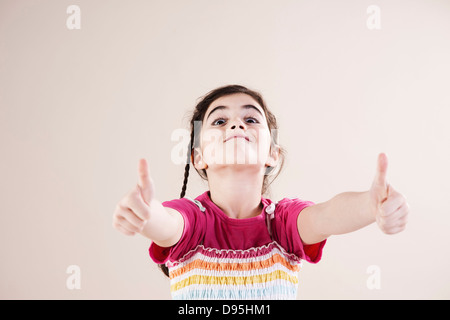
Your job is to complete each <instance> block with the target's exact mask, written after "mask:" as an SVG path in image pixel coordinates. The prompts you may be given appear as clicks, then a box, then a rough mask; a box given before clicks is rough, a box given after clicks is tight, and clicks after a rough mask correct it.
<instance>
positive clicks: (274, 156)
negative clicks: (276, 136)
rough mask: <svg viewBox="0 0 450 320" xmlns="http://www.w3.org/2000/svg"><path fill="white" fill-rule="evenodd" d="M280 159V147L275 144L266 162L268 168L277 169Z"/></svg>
mask: <svg viewBox="0 0 450 320" xmlns="http://www.w3.org/2000/svg"><path fill="white" fill-rule="evenodd" d="M279 159H280V147H279V146H278V145H277V144H274V145H272V146H271V147H270V153H269V157H268V158H267V161H266V166H267V167H272V168H274V167H276V166H277V164H278V161H279Z"/></svg>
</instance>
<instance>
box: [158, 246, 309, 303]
mask: <svg viewBox="0 0 450 320" xmlns="http://www.w3.org/2000/svg"><path fill="white" fill-rule="evenodd" d="M167 266H168V267H169V274H170V283H171V286H170V290H171V292H172V297H173V298H174V299H296V297H297V287H298V276H297V273H298V271H299V269H300V266H301V261H300V259H299V258H298V257H297V256H295V255H293V254H288V253H286V252H285V251H284V249H283V248H282V247H280V246H279V245H278V243H277V242H272V243H269V244H268V245H266V246H262V247H258V248H251V249H247V250H229V249H222V250H219V249H214V248H205V247H204V246H202V245H199V246H197V247H196V248H195V249H194V250H192V251H190V252H189V253H187V254H186V255H185V256H184V257H183V258H182V259H180V260H178V261H176V262H171V263H168V264H167Z"/></svg>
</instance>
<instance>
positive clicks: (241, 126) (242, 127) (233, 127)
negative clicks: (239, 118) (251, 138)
mask: <svg viewBox="0 0 450 320" xmlns="http://www.w3.org/2000/svg"><path fill="white" fill-rule="evenodd" d="M239 128H240V129H242V130H244V126H243V125H242V124H240V125H239ZM231 129H236V125H232V126H231Z"/></svg>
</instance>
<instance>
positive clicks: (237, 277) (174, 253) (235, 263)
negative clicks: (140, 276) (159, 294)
mask: <svg viewBox="0 0 450 320" xmlns="http://www.w3.org/2000/svg"><path fill="white" fill-rule="evenodd" d="M312 204H313V203H312V202H309V201H302V200H300V199H288V198H284V199H283V200H281V201H279V202H278V203H273V202H272V201H271V200H269V199H265V198H261V205H262V211H261V214H260V215H258V216H256V217H252V218H248V219H232V218H230V217H228V216H226V215H225V213H224V212H223V211H222V210H221V209H220V208H218V207H217V206H216V205H215V204H214V203H213V202H212V201H211V199H210V193H209V191H207V192H205V193H204V194H202V195H200V196H199V197H197V198H196V199H195V200H192V199H190V198H183V199H176V200H172V201H168V202H164V203H163V205H164V206H166V207H170V208H173V209H176V210H178V211H179V212H180V213H181V214H182V216H183V218H184V223H185V226H184V231H183V235H182V237H181V239H180V241H179V242H178V243H177V244H176V245H175V246H173V247H171V248H162V247H159V246H158V245H156V244H155V243H152V245H151V246H150V249H149V252H150V256H151V258H152V259H153V260H154V261H155V262H156V263H159V264H162V263H164V264H166V266H167V267H168V268H169V275H170V290H171V293H172V297H173V299H239V300H242V299H296V297H297V288H298V283H299V281H298V271H299V270H300V266H301V262H302V260H306V261H308V262H311V263H317V262H318V261H319V260H320V259H321V255H322V248H323V246H324V245H325V241H323V242H321V243H317V244H314V245H304V244H302V241H301V239H300V236H299V234H298V231H297V217H298V214H299V213H300V212H301V210H302V209H304V208H306V207H307V206H309V205H312Z"/></svg>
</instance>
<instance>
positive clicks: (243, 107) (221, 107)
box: [206, 104, 264, 121]
mask: <svg viewBox="0 0 450 320" xmlns="http://www.w3.org/2000/svg"><path fill="white" fill-rule="evenodd" d="M223 109H230V108H229V107H227V106H217V107H215V108H214V109H212V111H211V112H210V113H209V115H208V117H207V118H206V121H208V118H209V116H210V115H211V114H212V113H213V112H214V111H216V110H223ZM241 109H255V110H256V111H258V113H259V114H260V115H261V116H262V117H263V118H264V116H263V114H262V113H261V111H260V110H259V109H258V108H257V107H255V106H254V105H251V104H246V105H243V106H241Z"/></svg>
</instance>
